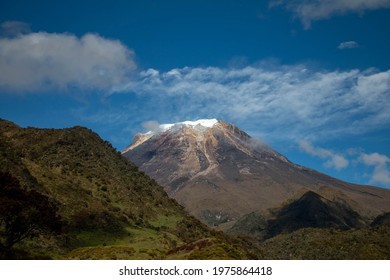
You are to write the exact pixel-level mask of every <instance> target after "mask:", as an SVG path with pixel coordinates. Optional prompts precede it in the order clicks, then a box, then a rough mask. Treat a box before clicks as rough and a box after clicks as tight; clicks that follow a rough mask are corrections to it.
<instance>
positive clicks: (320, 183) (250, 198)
mask: <svg viewBox="0 0 390 280" xmlns="http://www.w3.org/2000/svg"><path fill="white" fill-rule="evenodd" d="M122 154H123V155H124V156H125V157H126V158H128V159H129V160H130V161H132V162H134V163H135V164H136V165H137V166H139V168H140V170H142V171H144V172H145V173H146V174H148V175H149V176H151V177H152V178H154V179H155V180H156V181H157V182H158V183H159V184H161V185H162V186H163V187H164V188H165V190H166V192H167V193H168V194H169V196H171V197H173V198H175V199H176V200H177V201H178V202H179V203H180V204H182V205H183V206H185V208H186V209H187V210H188V211H189V212H190V213H191V214H193V215H194V216H196V217H197V218H199V219H200V220H202V221H203V222H205V223H207V224H208V225H209V226H217V227H219V228H220V229H223V230H228V229H230V228H231V227H232V226H233V225H234V224H235V223H236V221H237V220H239V219H240V218H243V217H244V216H245V215H248V214H250V213H253V212H256V213H262V214H261V216H263V217H265V219H271V218H273V217H274V213H273V211H272V209H275V208H280V207H282V206H283V205H287V204H289V203H291V202H292V201H295V200H298V199H299V198H301V197H302V196H303V195H304V194H305V193H307V192H308V191H310V192H313V193H314V194H318V195H319V197H321V199H325V200H326V201H329V202H331V203H335V204H337V205H343V204H345V205H347V206H346V207H347V208H348V209H351V211H354V212H356V213H357V214H358V215H360V216H361V219H362V220H364V221H366V223H369V222H371V221H372V220H373V219H374V218H375V217H376V216H378V215H380V214H382V213H385V212H389V211H390V191H389V190H386V189H382V188H377V187H373V186H361V185H355V184H350V183H347V182H343V181H341V180H338V179H335V178H332V177H330V176H327V175H325V174H322V173H320V172H317V171H315V170H313V169H310V168H306V167H303V166H300V165H297V164H294V163H292V162H290V161H289V160H288V159H287V158H286V157H284V156H283V155H281V154H279V153H278V152H276V151H275V150H273V149H272V148H270V147H269V146H267V145H266V144H264V143H262V142H260V141H258V140H256V139H254V138H252V137H251V136H250V135H248V134H247V133H245V132H243V131H241V130H240V129H239V128H238V127H236V126H234V125H232V124H229V123H226V122H223V121H217V120H199V121H196V122H184V123H178V124H172V125H161V126H160V127H159V128H158V129H156V131H149V132H148V133H144V134H139V135H137V136H136V137H135V139H134V141H133V143H132V144H131V145H130V146H128V147H127V148H126V149H125V150H123V151H122ZM315 198H317V197H316V196H315ZM319 201H320V200H319ZM269 209H271V211H270V210H269ZM359 219H360V218H359Z"/></svg>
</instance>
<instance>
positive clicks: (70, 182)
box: [0, 120, 253, 259]
mask: <svg viewBox="0 0 390 280" xmlns="http://www.w3.org/2000/svg"><path fill="white" fill-rule="evenodd" d="M0 172H1V174H2V176H3V177H4V176H5V177H7V176H11V177H12V178H13V179H12V180H15V182H17V183H15V185H19V187H20V189H21V190H22V191H24V192H25V193H26V195H24V197H25V200H26V199H27V200H28V197H30V196H31V195H30V194H32V192H34V193H38V194H40V195H43V196H45V197H46V198H47V199H48V201H49V202H50V205H52V206H53V207H52V208H50V209H56V210H55V211H56V213H55V214H56V215H57V216H58V217H59V218H60V219H61V221H62V227H61V230H60V231H56V232H52V231H47V230H43V229H42V230H41V229H40V228H39V227H37V228H36V229H35V231H34V234H31V235H30V236H28V237H27V238H24V239H22V240H21V241H20V242H17V243H15V245H14V246H13V247H12V250H11V252H9V253H8V254H7V256H5V255H3V256H2V257H3V258H54V259H62V258H65V259H79V258H81V259H117V258H118V259H119V258H120V259H165V258H169V259H176V258H184V259H186V258H211V259H245V258H249V257H251V256H249V255H248V254H247V253H245V251H244V250H243V249H241V248H239V247H238V246H236V245H233V243H232V242H231V241H230V239H228V238H227V237H225V236H224V235H222V234H220V233H216V232H214V231H212V230H210V229H208V228H207V227H206V226H204V225H203V224H201V223H200V222H199V221H197V220H196V219H194V218H193V217H190V216H188V215H187V214H186V212H185V211H184V210H183V208H182V207H181V206H180V205H178V204H177V203H176V202H175V201H174V200H172V199H170V198H169V197H168V196H167V195H166V193H165V192H164V190H163V189H162V188H161V187H160V186H159V185H158V184H157V183H156V182H155V181H154V180H152V179H150V178H149V177H148V176H146V175H145V174H143V173H142V172H139V171H138V169H137V167H136V166H134V165H133V164H132V163H129V162H128V161H127V160H126V159H124V158H123V157H122V156H121V155H120V153H118V152H117V151H116V150H115V149H114V148H113V147H112V146H111V145H110V144H109V143H108V142H106V141H103V140H102V139H101V138H100V137H99V136H98V135H97V134H96V133H94V132H92V131H91V130H89V129H86V128H83V127H73V128H69V129H36V128H21V127H19V126H17V125H15V124H13V123H11V122H8V121H5V120H1V121H0ZM7 178H8V177H7ZM6 181H7V180H3V181H2V182H3V183H2V186H0V188H1V193H0V199H2V201H3V204H2V205H3V206H2V207H1V208H0V211H1V212H0V215H1V220H0V221H1V224H0V226H1V227H0V230H1V236H0V238H1V242H2V243H1V244H2V246H4V244H5V243H6V237H7V234H9V232H7V230H8V231H9V229H8V228H7V226H6V222H5V220H6V218H5V217H6V213H7V212H8V213H10V212H9V211H10V209H11V210H12V211H15V214H14V216H15V217H18V215H20V216H21V217H22V216H23V218H24V219H30V217H33V215H32V213H31V212H32V210H31V211H30V210H29V208H28V207H24V208H23V207H21V205H23V203H26V202H22V200H20V198H17V197H16V198H12V199H11V198H10V197H9V195H8V193H10V192H9V191H8V192H7V186H6V184H7V183H4V182H6ZM11 193H12V192H11ZM18 199H19V201H18ZM27 200H26V201H27ZM15 205H17V206H18V207H19V208H18V207H16V206H15ZM25 205H28V203H26V204H25ZM7 207H8V208H7ZM12 207H14V208H12ZM15 207H16V208H15ZM30 208H31V209H32V208H33V207H30ZM15 209H16V210H15ZM18 209H21V210H18ZM34 209H35V208H34ZM37 209H38V208H37ZM39 209H40V208H39ZM17 211H20V212H17ZM36 211H38V210H36ZM53 211H54V210H53ZM36 214H37V213H34V215H36ZM38 214H39V213H38ZM8 216H9V215H8ZM12 217H13V216H12ZM26 217H27V218H26ZM8 219H11V218H10V217H8ZM31 219H32V218H31ZM14 224H15V223H14ZM16 225H17V223H16ZM8 227H9V226H8ZM14 230H15V229H14ZM252 257H253V256H252Z"/></svg>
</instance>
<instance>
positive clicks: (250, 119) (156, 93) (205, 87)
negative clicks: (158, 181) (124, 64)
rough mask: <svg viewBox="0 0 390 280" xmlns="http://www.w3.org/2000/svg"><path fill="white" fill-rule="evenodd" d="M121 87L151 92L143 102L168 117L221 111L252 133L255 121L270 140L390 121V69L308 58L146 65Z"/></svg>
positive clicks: (359, 129) (355, 130) (333, 133)
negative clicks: (277, 62)
mask: <svg viewBox="0 0 390 280" xmlns="http://www.w3.org/2000/svg"><path fill="white" fill-rule="evenodd" d="M116 90H117V91H129V92H135V93H137V94H138V95H139V96H147V98H144V99H143V100H144V101H145V102H144V107H143V109H144V110H145V111H146V112H148V113H150V112H153V114H155V112H156V111H159V112H162V114H164V115H165V116H164V119H172V120H173V119H174V118H176V117H178V119H179V120H183V119H191V118H195V117H201V118H207V117H211V118H213V117H216V118H219V119H225V120H229V121H231V122H234V123H239V124H240V125H241V126H242V127H243V128H244V129H246V130H247V131H249V132H250V131H251V127H250V125H252V127H253V130H256V131H261V133H262V134H261V136H262V137H263V138H264V139H268V140H269V137H267V136H268V135H267V134H269V135H273V136H275V137H278V135H283V138H285V139H286V140H287V139H288V138H290V139H293V140H299V139H302V138H303V135H304V136H305V138H306V139H309V140H311V141H313V140H315V139H313V138H315V137H327V138H332V137H339V136H340V135H348V134H349V135H359V134H361V133H364V132H367V131H370V130H375V129H377V128H383V127H388V126H389V124H390V111H389V110H388V108H390V71H384V72H379V71H375V70H367V71H360V70H350V71H313V70H310V69H308V68H307V67H305V66H304V65H296V66H274V67H267V66H264V65H258V66H247V67H244V68H217V67H206V68H191V67H185V68H180V69H172V70H170V71H167V72H159V71H157V70H155V69H148V70H145V71H142V72H141V73H140V75H139V77H138V78H137V80H136V81H135V82H132V83H130V84H128V85H126V86H123V87H121V88H116ZM156 106H159V107H158V108H156ZM169 114H170V115H169ZM149 118H150V116H149ZM153 118H154V119H159V118H158V117H156V116H154V117H153ZM246 123H247V124H248V126H246V125H245V124H246Z"/></svg>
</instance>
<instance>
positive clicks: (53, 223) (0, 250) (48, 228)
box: [0, 172, 62, 258]
mask: <svg viewBox="0 0 390 280" xmlns="http://www.w3.org/2000/svg"><path fill="white" fill-rule="evenodd" d="M57 210H58V208H57V207H56V205H55V204H53V203H52V202H51V201H50V200H49V199H48V197H47V196H44V195H42V194H40V193H38V192H36V191H34V190H29V191H28V190H25V189H23V188H22V187H21V186H20V183H19V181H18V180H17V179H16V178H15V177H13V176H11V175H10V174H9V173H3V172H0V255H1V254H2V256H0V257H3V258H7V257H8V256H9V255H10V253H11V251H12V247H13V246H14V245H15V244H16V243H18V242H20V241H22V240H24V239H28V238H33V237H35V236H37V235H38V234H39V233H43V232H59V231H60V230H61V225H62V222H61V218H60V216H59V215H57Z"/></svg>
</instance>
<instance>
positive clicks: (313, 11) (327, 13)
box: [270, 0, 390, 29]
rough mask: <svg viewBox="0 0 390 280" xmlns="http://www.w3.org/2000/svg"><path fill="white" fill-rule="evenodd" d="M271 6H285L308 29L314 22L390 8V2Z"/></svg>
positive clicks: (335, 0)
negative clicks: (347, 14)
mask: <svg viewBox="0 0 390 280" xmlns="http://www.w3.org/2000/svg"><path fill="white" fill-rule="evenodd" d="M270 6H271V7H274V6H284V7H285V8H286V9H287V10H290V11H292V12H293V13H294V15H295V16H296V17H298V18H299V19H300V20H301V22H302V24H303V25H304V27H305V28H306V29H307V28H310V26H311V23H312V21H316V20H322V19H327V18H330V17H332V16H334V15H341V14H346V13H351V12H352V13H362V12H364V11H366V10H376V9H382V8H389V7H390V0H288V1H287V0H271V1H270Z"/></svg>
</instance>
